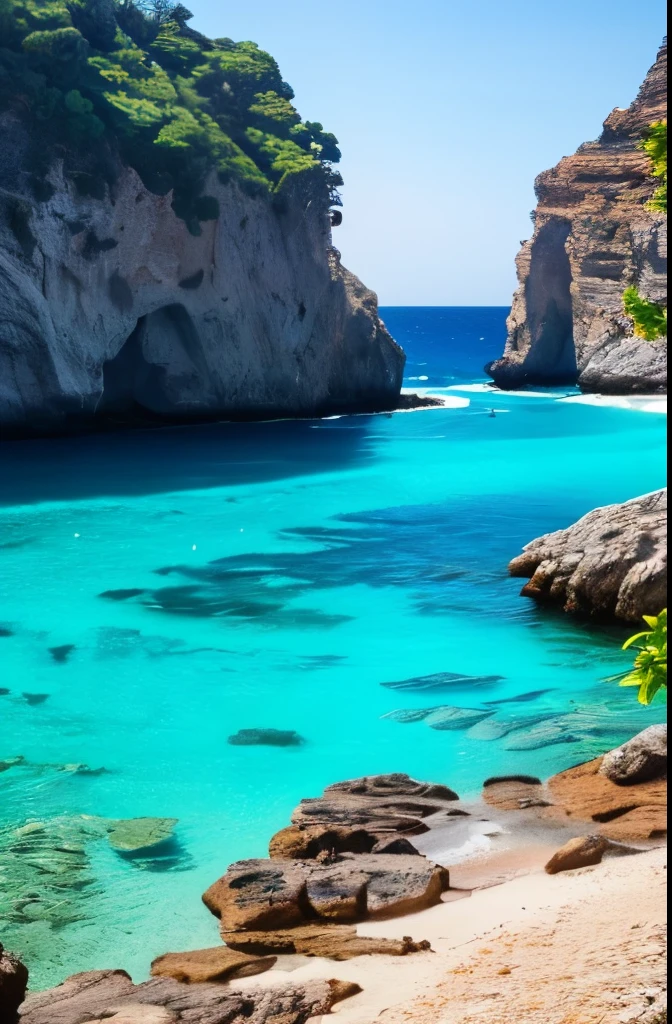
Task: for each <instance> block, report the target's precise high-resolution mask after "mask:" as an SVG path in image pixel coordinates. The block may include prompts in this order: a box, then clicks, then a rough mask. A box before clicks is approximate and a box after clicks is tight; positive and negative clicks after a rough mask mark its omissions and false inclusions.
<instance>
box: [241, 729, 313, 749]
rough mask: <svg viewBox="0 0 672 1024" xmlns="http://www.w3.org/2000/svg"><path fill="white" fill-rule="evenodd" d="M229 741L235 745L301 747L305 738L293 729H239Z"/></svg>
mask: <svg viewBox="0 0 672 1024" xmlns="http://www.w3.org/2000/svg"><path fill="white" fill-rule="evenodd" d="M227 743H231V744H232V745H233V746H234V747H256V746H265V747H299V746H301V744H302V743H303V739H302V737H301V736H299V734H298V732H295V731H294V730H293V729H239V730H238V732H237V733H235V735H233V736H229V738H228V740H227Z"/></svg>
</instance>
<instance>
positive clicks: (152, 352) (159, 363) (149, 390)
mask: <svg viewBox="0 0 672 1024" xmlns="http://www.w3.org/2000/svg"><path fill="white" fill-rule="evenodd" d="M199 353H200V345H199V341H198V336H197V332H196V329H195V327H194V324H193V322H192V320H191V317H190V316H189V314H188V312H187V310H186V309H185V308H184V306H182V305H180V304H179V303H173V304H170V305H168V306H163V307H161V308H160V309H157V310H154V311H153V312H151V313H148V314H146V315H145V316H141V317H139V319H138V321H137V323H136V325H135V327H134V328H133V330H132V331H131V333H130V334H129V336H128V338H127V339H126V341H125V342H124V343H123V345H122V346H121V348H120V349H119V351H118V352H117V354H116V355H115V356H113V358H112V359H108V360H106V362H104V363H103V389H102V394H101V396H100V400H99V402H98V405H97V407H96V416H97V417H100V418H109V419H121V420H128V421H142V420H148V419H149V420H156V419H163V418H165V417H166V416H168V417H169V418H171V419H172V418H174V415H175V412H174V396H172V395H171V393H169V389H170V387H171V385H174V384H175V382H176V380H177V379H178V378H179V381H180V383H181V384H183V385H184V386H185V388H187V387H188V384H189V382H190V380H192V379H194V378H199V377H200V376H201V373H200V371H201V370H202V368H200V369H197V366H198V364H200V362H201V359H200V357H199ZM169 364H170V365H169ZM169 371H170V372H169ZM171 375H172V376H171Z"/></svg>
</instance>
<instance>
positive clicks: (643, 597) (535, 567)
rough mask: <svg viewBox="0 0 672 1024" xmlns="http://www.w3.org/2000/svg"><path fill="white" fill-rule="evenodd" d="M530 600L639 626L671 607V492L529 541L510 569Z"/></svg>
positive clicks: (597, 514)
mask: <svg viewBox="0 0 672 1024" xmlns="http://www.w3.org/2000/svg"><path fill="white" fill-rule="evenodd" d="M509 572H510V573H511V575H512V576H522V577H528V578H529V579H530V582H529V583H526V584H525V586H524V587H523V590H522V593H523V594H524V595H525V596H526V597H534V598H536V599H537V600H540V601H548V602H553V603H558V604H561V605H562V607H563V608H564V609H565V611H571V612H580V613H583V614H588V615H597V616H600V617H608V618H612V617H615V618H617V619H621V620H623V621H625V622H639V621H640V620H641V617H642V615H657V614H658V612H660V611H661V609H662V608H664V607H665V606H666V603H667V490H664V489H663V490H660V491H654V492H653V493H651V494H646V495H644V496H643V497H641V498H633V499H632V500H631V501H625V502H623V504H621V505H606V506H604V507H603V508H596V509H594V510H593V511H592V512H589V513H588V514H587V515H585V516H583V518H582V519H579V521H578V522H577V523H574V525H573V526H570V527H568V529H566V530H557V531H556V532H555V533H547V534H545V535H544V536H543V537H539V538H537V539H536V540H533V541H531V543H530V544H527V545H526V546H525V548H524V549H523V553H522V554H520V555H518V556H517V558H514V559H513V561H512V562H511V563H510V564H509Z"/></svg>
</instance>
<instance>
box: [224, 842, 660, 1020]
mask: <svg viewBox="0 0 672 1024" xmlns="http://www.w3.org/2000/svg"><path fill="white" fill-rule="evenodd" d="M548 852H549V851H548V848H546V847H544V846H541V845H540V846H537V847H531V848H530V849H528V850H527V852H526V856H525V860H524V861H520V860H518V862H517V864H516V862H515V861H513V860H511V861H510V862H509V863H508V864H502V865H498V866H497V865H495V867H498V868H499V869H501V872H502V873H503V874H508V875H509V880H508V881H505V882H503V883H502V884H495V885H486V887H484V888H480V889H475V890H473V891H470V890H469V889H468V888H465V889H463V890H462V891H459V890H458V891H455V890H452V891H451V892H449V893H447V894H446V902H444V903H443V904H441V905H440V906H437V907H433V908H432V909H430V910H426V911H423V912H422V913H419V914H414V915H411V916H408V917H403V918H398V919H395V920H391V921H384V922H375V923H366V924H363V925H360V926H359V928H358V932H359V933H360V934H361V935H378V936H389V937H400V936H403V935H412V936H413V937H414V938H415V939H429V940H430V941H431V944H432V950H433V952H428V953H419V954H415V955H411V956H407V957H403V958H399V957H387V956H376V957H359V958H356V959H353V960H349V961H346V962H343V963H334V962H332V961H325V960H320V959H313V960H307V959H304V958H298V957H292V958H287V957H281V958H280V959H279V961H278V965H277V967H276V969H275V970H273V971H271V972H269V973H268V974H266V975H264V977H263V978H261V979H259V978H254V979H249V981H248V982H242V983H240V985H241V987H243V986H244V987H254V986H255V985H259V984H262V985H273V984H277V983H278V981H279V978H278V974H281V975H283V976H284V977H287V978H289V977H291V978H292V979H294V980H297V981H298V980H300V979H306V980H307V979H309V978H315V977H321V978H325V977H329V978H332V977H337V978H339V979H341V980H344V981H353V982H356V983H357V984H359V985H360V986H361V988H362V992H361V993H360V994H359V995H356V996H354V997H353V998H351V999H348V1000H346V1001H344V1002H343V1003H341V1004H339V1005H337V1006H336V1007H335V1008H334V1011H333V1013H334V1015H335V1016H336V1017H337V1019H338V1020H339V1022H342V1024H374V1022H380V1024H410V1022H413V1024H513V1022H520V1024H626V1022H628V1024H629V1022H630V1021H633V1022H634V1021H638V1022H641V1024H653V1022H654V1021H655V1022H656V1024H658V1021H663V1020H666V1018H665V1017H661V1016H660V1013H661V1008H662V1007H664V1006H665V977H666V974H665V951H666V946H665V920H666V917H665V914H666V904H665V887H666V876H667V871H666V863H667V851H666V849H655V850H650V851H647V852H642V853H638V854H635V855H632V856H623V857H615V858H610V859H607V860H605V861H604V862H603V863H602V864H599V865H597V866H595V867H590V868H583V869H581V870H578V871H571V872H565V873H560V874H558V875H554V876H549V875H547V874H545V873H544V871H543V863H544V862H545V860H546V859H547V856H548ZM490 867H491V868H492V865H491V866H490ZM475 868H476V872H477V873H478V871H479V870H480V871H481V872H482V870H483V864H481V865H480V867H479V865H478V862H476V864H475ZM516 871H524V872H526V873H525V874H519V875H518V876H517V877H512V878H511V877H510V876H511V874H513V875H514V876H515V874H516ZM477 873H476V874H474V865H469V864H465V865H464V866H462V867H460V868H457V869H455V870H454V872H452V874H453V885H456V886H458V887H459V886H461V885H464V886H467V885H468V884H473V883H475V882H476V883H478V882H479V879H478V874H477ZM495 873H496V872H495ZM480 881H481V882H482V881H483V878H482V875H481V878H480ZM321 1021H323V1022H324V1024H326V1021H327V1018H326V1017H325V1018H321ZM315 1024H318V1018H316V1019H315Z"/></svg>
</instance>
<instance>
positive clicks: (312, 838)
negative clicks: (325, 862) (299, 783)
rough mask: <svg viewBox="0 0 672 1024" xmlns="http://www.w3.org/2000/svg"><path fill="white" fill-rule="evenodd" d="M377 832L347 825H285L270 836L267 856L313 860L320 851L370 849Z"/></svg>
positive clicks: (330, 852)
mask: <svg viewBox="0 0 672 1024" xmlns="http://www.w3.org/2000/svg"><path fill="white" fill-rule="evenodd" d="M377 841H378V837H377V834H376V833H374V832H371V831H370V830H369V829H366V828H348V826H347V825H341V826H338V825H333V826H332V825H288V826H287V828H283V829H281V830H280V831H279V832H276V834H275V835H274V836H273V837H272V839H271V841H270V843H269V846H268V854H269V857H279V858H282V859H286V860H303V859H307V860H315V858H316V857H319V856H320V855H322V854H328V855H336V854H340V853H370V852H371V851H372V850H373V848H374V847H375V845H376V843H377Z"/></svg>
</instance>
